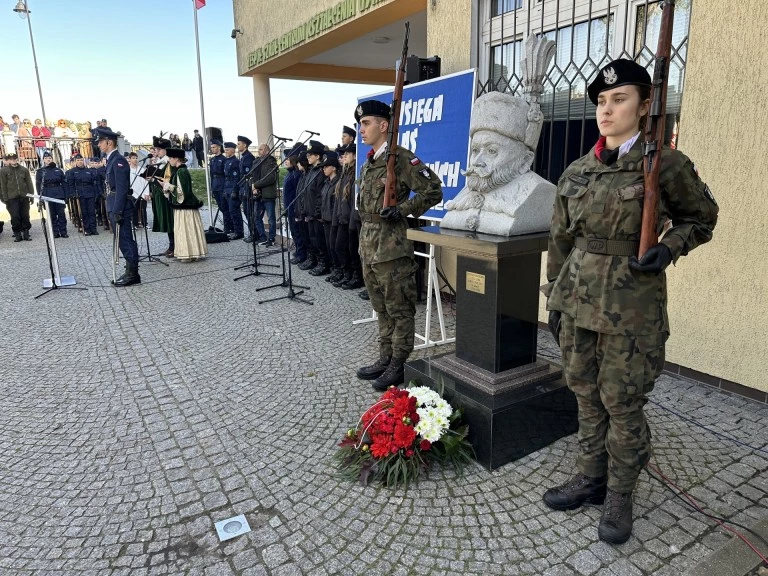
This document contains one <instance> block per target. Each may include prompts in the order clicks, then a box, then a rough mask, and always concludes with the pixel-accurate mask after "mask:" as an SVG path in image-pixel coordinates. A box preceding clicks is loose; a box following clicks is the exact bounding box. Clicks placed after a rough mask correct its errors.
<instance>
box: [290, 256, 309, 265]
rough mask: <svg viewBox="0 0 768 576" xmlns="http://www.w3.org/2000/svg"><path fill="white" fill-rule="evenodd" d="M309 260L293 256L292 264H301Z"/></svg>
mask: <svg viewBox="0 0 768 576" xmlns="http://www.w3.org/2000/svg"><path fill="white" fill-rule="evenodd" d="M306 259H307V257H306V256H304V258H299V257H298V256H291V264H301V263H302V262H304V261H305V260H306Z"/></svg>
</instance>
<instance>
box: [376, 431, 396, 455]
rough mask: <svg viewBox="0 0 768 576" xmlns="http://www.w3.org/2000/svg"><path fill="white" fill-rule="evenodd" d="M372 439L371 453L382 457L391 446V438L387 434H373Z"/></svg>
mask: <svg viewBox="0 0 768 576" xmlns="http://www.w3.org/2000/svg"><path fill="white" fill-rule="evenodd" d="M372 440H373V443H372V444H371V454H372V455H373V457H374V458H384V456H387V455H388V454H389V453H390V451H391V449H392V448H393V446H392V438H391V437H390V436H389V435H388V434H374V435H373V436H372Z"/></svg>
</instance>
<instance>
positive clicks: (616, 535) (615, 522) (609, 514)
mask: <svg viewBox="0 0 768 576" xmlns="http://www.w3.org/2000/svg"><path fill="white" fill-rule="evenodd" d="M631 535H632V492H628V493H626V494H622V493H621V492H614V491H613V490H608V494H607V495H606V496H605V504H604V506H603V516H602V517H601V518H600V525H599V526H598V527H597V537H598V538H600V540H602V541H603V542H609V543H610V544H624V542H626V541H627V540H629V537H630V536H631Z"/></svg>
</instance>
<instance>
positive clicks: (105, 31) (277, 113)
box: [0, 0, 381, 144]
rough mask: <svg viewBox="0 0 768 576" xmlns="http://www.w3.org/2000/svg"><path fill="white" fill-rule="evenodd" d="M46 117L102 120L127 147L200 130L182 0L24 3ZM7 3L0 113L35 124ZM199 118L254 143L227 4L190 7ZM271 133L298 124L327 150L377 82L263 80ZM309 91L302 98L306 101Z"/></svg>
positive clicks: (25, 44) (247, 89)
mask: <svg viewBox="0 0 768 576" xmlns="http://www.w3.org/2000/svg"><path fill="white" fill-rule="evenodd" d="M28 3H29V8H30V10H31V12H32V32H33V34H34V39H35V49H36V51H37V61H38V66H39V69H40V80H41V84H42V89H43V98H44V102H45V110H46V116H47V117H48V119H49V120H51V119H53V120H56V119H58V118H68V119H71V120H74V121H78V122H82V121H85V120H90V121H91V122H92V123H94V124H95V121H96V120H97V119H99V118H107V120H108V121H109V125H110V126H111V127H112V129H114V130H120V131H121V132H122V133H123V134H125V135H126V137H127V138H128V140H130V141H131V142H134V143H138V142H146V141H149V140H150V139H151V137H152V135H153V134H157V133H158V132H159V130H163V131H166V132H177V133H179V134H180V135H183V133H184V132H188V133H189V134H190V136H192V130H194V129H195V128H197V129H199V128H200V126H201V120H200V111H199V96H198V89H197V88H198V81H197V62H196V59H195V36H194V23H193V13H192V0H133V1H132V2H130V3H125V2H117V1H115V0H101V1H98V2H88V1H85V0H77V1H63V0H29V2H28ZM15 4H16V0H0V55H2V68H1V70H2V73H1V74H0V116H2V117H3V118H4V119H5V121H6V122H10V121H11V115H12V114H19V116H21V117H22V118H24V117H29V118H30V119H32V120H34V119H35V118H37V117H39V118H42V112H41V110H40V99H39V96H38V90H37V82H36V79H35V71H34V66H33V60H32V50H31V46H30V42H29V30H28V28H27V23H26V21H25V20H22V19H20V18H19V17H18V16H17V15H16V14H15V13H14V12H13V7H14V6H15ZM198 25H199V32H200V55H201V64H202V71H203V96H204V99H205V120H206V124H207V125H208V126H218V127H220V128H222V129H223V131H224V137H225V139H228V140H229V139H234V138H235V137H236V136H237V135H238V134H244V135H247V136H249V137H250V138H251V139H252V140H254V141H255V140H256V120H255V113H254V109H253V89H252V83H251V80H250V78H240V77H239V76H238V75H237V65H236V59H235V41H234V40H232V39H231V38H230V32H231V30H232V28H233V17H232V2H231V1H229V0H208V5H207V6H205V7H204V8H202V9H201V10H199V11H198ZM271 90H272V119H273V129H274V132H275V133H276V134H279V135H281V136H286V137H290V138H295V137H296V136H297V135H298V133H299V132H300V131H301V130H302V129H304V128H306V129H309V130H314V131H316V132H320V133H321V136H320V140H322V141H323V142H325V143H326V144H336V143H338V142H339V140H340V134H341V127H342V125H344V124H347V125H351V124H352V123H353V122H354V117H353V112H354V107H355V105H356V102H357V97H358V96H363V95H366V94H371V93H373V92H377V91H380V90H381V87H380V86H368V85H352V84H336V83H327V82H302V81H296V80H271ZM310 94H311V95H312V98H311V102H314V103H315V104H314V105H310V104H308V102H309V101H310V99H309V98H308V95H310Z"/></svg>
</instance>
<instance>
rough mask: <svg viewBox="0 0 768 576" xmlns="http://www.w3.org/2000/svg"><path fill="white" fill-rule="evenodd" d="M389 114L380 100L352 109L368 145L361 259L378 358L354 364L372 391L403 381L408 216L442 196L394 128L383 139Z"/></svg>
mask: <svg viewBox="0 0 768 576" xmlns="http://www.w3.org/2000/svg"><path fill="white" fill-rule="evenodd" d="M391 117H392V116H391V111H390V107H389V106H388V105H387V104H385V103H384V102H380V101H378V100H366V101H365V102H361V103H360V105H359V106H358V107H357V109H356V110H355V120H356V121H357V122H358V124H359V127H360V134H361V135H362V138H363V142H364V143H365V144H368V145H369V146H371V147H372V150H371V151H370V152H369V153H368V159H367V160H366V162H365V163H364V164H363V167H362V169H361V171H360V179H359V186H360V196H359V202H358V207H359V211H360V219H361V220H362V229H361V230H360V258H361V260H362V264H363V280H364V281H365V286H366V288H368V294H369V296H370V300H371V306H373V309H374V310H375V311H376V314H377V315H378V322H379V359H378V360H377V361H376V362H374V363H373V364H372V365H370V366H365V367H362V368H360V369H358V371H357V377H358V378H361V379H363V380H374V382H373V384H372V386H373V389H374V390H386V389H387V388H389V387H390V386H397V385H399V384H402V383H403V380H404V377H405V376H404V365H405V361H406V360H407V359H408V356H409V355H410V353H411V351H413V333H414V329H415V316H416V269H417V265H416V259H415V257H414V255H413V243H412V242H411V241H410V240H408V239H407V238H406V232H407V230H408V223H407V222H406V216H409V215H410V216H413V217H414V218H418V217H419V216H421V215H422V214H424V212H426V211H427V210H429V209H430V208H431V207H432V206H434V205H435V204H437V203H439V202H440V200H442V198H443V192H442V186H441V182H440V178H438V176H437V175H436V174H435V173H434V172H432V170H430V169H429V168H428V167H427V166H426V165H425V164H423V163H422V162H421V160H419V159H418V158H417V157H416V156H414V154H413V153H412V152H410V151H409V150H406V149H405V148H401V147H400V146H397V145H396V144H395V142H396V141H397V139H396V138H397V133H396V132H395V133H394V141H393V142H388V141H387V140H388V132H390V130H389V128H390V121H391ZM392 136H393V135H392V134H391V133H390V140H393V138H392ZM388 149H389V150H391V151H392V152H393V154H394V155H395V158H394V162H395V170H394V176H395V182H394V189H395V193H396V205H394V206H390V207H387V208H383V205H384V196H385V182H386V177H387V156H388V154H387V151H388ZM411 191H413V192H414V195H413V197H411V198H409V195H410V193H411Z"/></svg>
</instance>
